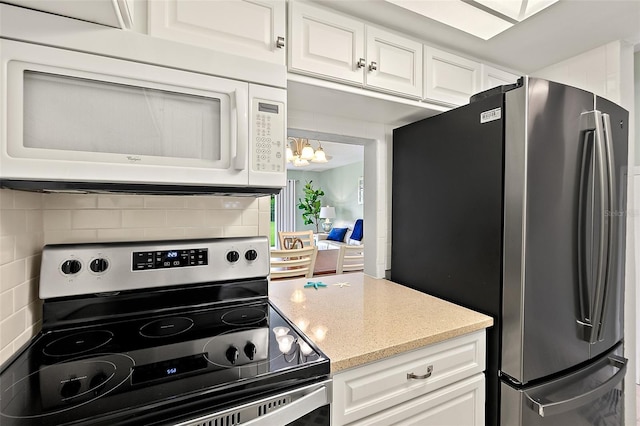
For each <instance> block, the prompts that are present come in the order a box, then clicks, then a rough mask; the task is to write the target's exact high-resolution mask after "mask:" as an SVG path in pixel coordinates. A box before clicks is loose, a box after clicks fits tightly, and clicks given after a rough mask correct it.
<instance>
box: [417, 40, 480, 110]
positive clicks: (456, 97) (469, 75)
mask: <svg viewBox="0 0 640 426" xmlns="http://www.w3.org/2000/svg"><path fill="white" fill-rule="evenodd" d="M480 83H481V82H480V63H479V62H475V61H471V60H469V59H466V58H462V57H460V56H457V55H454V54H451V53H449V52H444V51H442V50H438V49H435V48H433V47H429V46H425V71H424V97H425V98H426V99H429V100H432V101H439V102H445V103H449V104H453V105H464V104H466V103H468V102H469V97H471V95H474V94H476V93H478V92H480V91H481V89H480Z"/></svg>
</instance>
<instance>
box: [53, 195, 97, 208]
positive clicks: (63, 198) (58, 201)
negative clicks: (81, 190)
mask: <svg viewBox="0 0 640 426" xmlns="http://www.w3.org/2000/svg"><path fill="white" fill-rule="evenodd" d="M43 197H44V198H43V208H44V209H45V210H49V209H66V210H71V209H95V208H96V207H97V206H98V196H97V195H92V194H44V196H43Z"/></svg>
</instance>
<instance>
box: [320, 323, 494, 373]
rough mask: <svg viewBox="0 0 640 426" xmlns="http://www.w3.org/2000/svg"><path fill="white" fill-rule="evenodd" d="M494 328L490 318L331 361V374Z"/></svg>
mask: <svg viewBox="0 0 640 426" xmlns="http://www.w3.org/2000/svg"><path fill="white" fill-rule="evenodd" d="M492 326H493V319H492V318H488V319H486V320H484V321H480V322H478V323H475V324H470V325H468V326H463V327H460V328H457V329H454V330H447V331H444V332H442V333H438V334H434V335H431V336H428V337H423V338H419V339H415V340H412V341H409V342H405V343H402V344H398V345H394V346H389V347H386V348H383V349H379V350H376V351H373V352H369V353H364V354H360V355H357V356H354V357H351V358H348V359H343V360H340V361H333V360H331V374H332V375H333V374H337V373H340V372H343V371H345V370H349V369H352V368H357V367H361V366H363V365H365V364H370V363H372V362H376V361H380V360H383V359H386V358H390V357H393V356H395V355H400V354H403V353H406V352H410V351H413V350H416V349H420V348H423V347H425V346H429V345H433V344H436V343H440V342H444V341H445V340H449V339H453V338H456V337H459V336H462V335H465V334H471V333H474V332H476V331H481V330H486V329H487V328H489V327H492Z"/></svg>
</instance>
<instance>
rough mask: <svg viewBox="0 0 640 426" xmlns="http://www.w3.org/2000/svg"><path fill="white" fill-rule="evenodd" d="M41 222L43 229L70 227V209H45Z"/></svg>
mask: <svg viewBox="0 0 640 426" xmlns="http://www.w3.org/2000/svg"><path fill="white" fill-rule="evenodd" d="M42 222H43V227H44V229H45V231H50V230H52V229H71V210H45V211H44V212H43V214H42Z"/></svg>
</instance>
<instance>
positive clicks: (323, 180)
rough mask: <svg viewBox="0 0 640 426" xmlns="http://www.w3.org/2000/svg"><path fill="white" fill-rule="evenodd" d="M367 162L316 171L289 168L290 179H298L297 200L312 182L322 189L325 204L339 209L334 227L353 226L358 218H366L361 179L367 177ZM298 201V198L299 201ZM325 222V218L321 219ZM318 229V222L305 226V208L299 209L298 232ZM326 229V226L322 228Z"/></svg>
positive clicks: (297, 216) (323, 203) (322, 199)
mask: <svg viewBox="0 0 640 426" xmlns="http://www.w3.org/2000/svg"><path fill="white" fill-rule="evenodd" d="M363 173H364V162H363V161H359V162H357V163H353V164H349V165H346V166H341V167H335V168H333V169H329V170H325V171H321V172H312V171H309V172H308V171H306V170H304V169H298V170H289V171H288V172H287V178H289V179H295V180H296V181H297V184H296V200H298V199H300V198H304V185H305V184H306V183H307V182H308V181H312V185H313V187H314V188H315V189H322V190H323V191H324V194H325V195H324V196H323V197H322V198H321V201H322V205H323V206H333V207H335V208H336V217H335V219H332V222H333V224H334V226H353V224H354V222H355V221H356V219H361V218H362V217H363V214H364V211H363V206H364V205H363V204H358V178H359V177H361V176H363ZM296 202H297V201H296ZM320 221H321V222H322V221H323V220H322V219H321V220H320ZM302 230H312V231H314V232H315V231H316V227H315V225H305V224H304V223H303V221H302V210H296V231H302ZM319 230H320V232H322V228H319Z"/></svg>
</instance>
